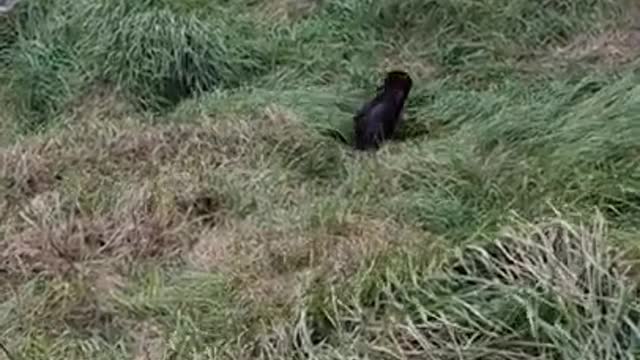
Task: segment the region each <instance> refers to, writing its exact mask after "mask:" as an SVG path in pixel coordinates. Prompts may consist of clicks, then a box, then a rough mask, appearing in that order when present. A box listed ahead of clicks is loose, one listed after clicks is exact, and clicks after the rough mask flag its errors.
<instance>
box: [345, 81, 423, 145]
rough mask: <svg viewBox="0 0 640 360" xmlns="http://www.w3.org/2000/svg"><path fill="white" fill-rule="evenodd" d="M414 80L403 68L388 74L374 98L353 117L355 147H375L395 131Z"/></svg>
mask: <svg viewBox="0 0 640 360" xmlns="http://www.w3.org/2000/svg"><path fill="white" fill-rule="evenodd" d="M412 85H413V81H412V80H411V77H410V76H409V74H407V73H406V72H404V71H391V72H389V73H387V76H386V78H385V80H384V84H383V85H382V86H380V87H379V88H378V94H377V95H376V97H375V98H374V99H373V100H371V101H369V102H368V103H366V104H365V105H364V106H363V107H362V108H361V109H360V110H359V111H358V113H357V114H356V115H355V116H354V127H355V144H354V145H355V148H356V149H358V150H372V149H373V150H377V149H378V148H380V144H381V143H382V142H383V141H384V140H387V139H389V138H390V137H391V136H392V135H393V132H394V131H395V129H396V127H397V125H398V123H399V121H400V114H401V112H402V109H403V107H404V103H405V101H406V99H407V96H408V95H409V91H410V90H411V86H412Z"/></svg>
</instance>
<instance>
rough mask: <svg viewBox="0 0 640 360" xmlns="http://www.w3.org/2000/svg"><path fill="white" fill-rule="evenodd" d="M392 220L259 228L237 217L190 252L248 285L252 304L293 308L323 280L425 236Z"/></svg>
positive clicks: (203, 265) (191, 258)
mask: <svg viewBox="0 0 640 360" xmlns="http://www.w3.org/2000/svg"><path fill="white" fill-rule="evenodd" d="M423 238H424V234H420V233H418V232H417V231H414V230H412V229H410V228H407V227H405V226H402V225H400V224H397V223H395V222H393V221H391V220H378V219H375V218H368V217H365V216H358V215H355V214H354V215H353V216H350V217H349V218H348V219H345V220H344V222H343V223H341V224H337V226H334V227H331V228H325V227H320V228H314V229H305V228H302V227H300V226H296V225H295V224H291V226H289V227H286V228H269V227H266V228H265V227H261V226H257V224H255V223H252V222H251V221H243V220H239V221H235V222H230V223H228V224H226V225H225V226H220V227H216V228H213V229H211V230H210V231H208V232H206V233H204V234H202V237H201V238H200V239H199V241H198V243H197V244H196V245H195V246H194V248H193V249H192V251H191V252H190V253H189V254H188V255H187V259H188V262H189V263H190V264H192V266H194V267H195V268H197V269H201V270H205V271H221V272H223V273H225V274H228V275H229V276H231V277H232V278H234V279H236V281H238V284H240V285H241V287H242V288H244V289H246V291H245V293H244V296H246V297H248V298H249V299H250V300H251V301H252V302H253V303H257V304H265V305H267V306H269V305H277V306H284V308H286V307H287V306H291V305H293V304H294V303H296V301H299V300H300V296H302V294H304V293H305V292H306V290H308V289H309V286H312V285H313V282H314V280H316V279H319V278H322V279H324V281H328V282H334V281H335V282H339V281H340V280H345V279H347V278H349V276H351V275H352V274H353V273H355V272H356V271H357V270H361V269H362V266H364V265H365V260H367V261H371V260H372V259H373V258H375V257H376V256H379V255H381V254H384V253H386V252H388V251H390V250H392V249H397V248H398V247H404V246H410V245H411V244H414V243H415V242H416V241H418V240H420V239H423Z"/></svg>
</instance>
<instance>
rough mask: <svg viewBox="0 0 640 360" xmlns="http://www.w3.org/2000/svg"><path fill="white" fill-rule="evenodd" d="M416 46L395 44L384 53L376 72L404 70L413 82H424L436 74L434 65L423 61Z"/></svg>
mask: <svg viewBox="0 0 640 360" xmlns="http://www.w3.org/2000/svg"><path fill="white" fill-rule="evenodd" d="M416 48H419V47H418V46H417V45H415V44H412V43H408V44H402V45H401V44H397V45H396V46H393V47H391V48H390V49H388V50H387V51H386V55H385V56H384V57H383V59H382V61H381V63H380V64H379V65H378V71H379V72H381V73H385V72H388V71H392V70H398V69H400V70H404V71H406V72H408V73H409V75H410V76H411V77H412V78H413V80H414V82H425V81H428V80H429V79H431V78H433V77H434V76H435V75H436V74H437V70H438V69H437V68H436V66H435V65H433V64H431V63H429V62H428V61H425V59H424V56H421V54H420V52H419V51H417V50H416Z"/></svg>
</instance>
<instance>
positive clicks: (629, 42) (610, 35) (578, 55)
mask: <svg viewBox="0 0 640 360" xmlns="http://www.w3.org/2000/svg"><path fill="white" fill-rule="evenodd" d="M638 55H640V30H636V29H631V30H624V29H614V30H608V31H605V32H603V33H600V34H598V35H595V36H594V35H580V36H578V37H576V38H575V39H574V40H573V41H572V42H570V43H569V44H567V45H565V46H563V47H561V48H558V49H556V50H555V51H554V53H553V57H554V58H558V59H561V60H564V61H573V62H591V63H598V64H600V65H604V66H619V65H624V64H627V63H629V62H631V61H633V60H635V59H636V58H637V57H638Z"/></svg>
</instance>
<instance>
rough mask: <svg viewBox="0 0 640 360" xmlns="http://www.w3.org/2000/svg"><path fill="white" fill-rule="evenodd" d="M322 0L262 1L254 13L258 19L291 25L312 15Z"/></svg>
mask: <svg viewBox="0 0 640 360" xmlns="http://www.w3.org/2000/svg"><path fill="white" fill-rule="evenodd" d="M321 4H322V0H268V1H262V2H260V4H259V5H258V6H256V7H255V9H254V11H255V12H256V14H257V17H258V18H262V19H265V20H269V21H276V22H283V23H289V22H293V21H296V20H299V19H301V18H304V17H306V16H309V15H310V14H312V13H313V12H314V11H315V10H316V9H317V8H318V7H319V6H320V5H321Z"/></svg>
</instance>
